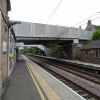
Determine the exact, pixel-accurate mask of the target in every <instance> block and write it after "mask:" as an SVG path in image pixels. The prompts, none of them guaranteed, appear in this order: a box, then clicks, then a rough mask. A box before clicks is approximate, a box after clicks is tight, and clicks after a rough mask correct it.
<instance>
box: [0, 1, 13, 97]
mask: <svg viewBox="0 0 100 100" xmlns="http://www.w3.org/2000/svg"><path fill="white" fill-rule="evenodd" d="M10 10H11V5H10V0H0V97H1V94H2V91H3V88H4V86H5V83H6V81H7V77H8V50H9V28H8V22H9V21H8V20H9V18H8V11H10Z"/></svg>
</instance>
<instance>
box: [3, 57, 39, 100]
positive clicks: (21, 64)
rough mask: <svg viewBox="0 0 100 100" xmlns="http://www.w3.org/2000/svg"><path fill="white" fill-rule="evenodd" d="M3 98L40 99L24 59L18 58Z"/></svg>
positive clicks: (6, 99)
mask: <svg viewBox="0 0 100 100" xmlns="http://www.w3.org/2000/svg"><path fill="white" fill-rule="evenodd" d="M4 100H41V98H40V95H39V94H38V91H37V89H36V86H35V85H34V83H33V80H32V78H31V76H30V73H29V71H28V69H27V67H26V64H25V61H24V60H22V59H21V58H20V60H19V61H18V63H17V65H16V69H15V72H14V74H13V76H12V77H11V80H10V84H9V86H8V89H7V93H6V95H5V99H4Z"/></svg>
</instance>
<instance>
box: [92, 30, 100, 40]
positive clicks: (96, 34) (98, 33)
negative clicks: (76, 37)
mask: <svg viewBox="0 0 100 100" xmlns="http://www.w3.org/2000/svg"><path fill="white" fill-rule="evenodd" d="M97 39H100V29H98V30H96V31H95V32H94V33H93V36H92V40H97Z"/></svg>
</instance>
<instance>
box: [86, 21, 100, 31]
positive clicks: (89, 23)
mask: <svg viewBox="0 0 100 100" xmlns="http://www.w3.org/2000/svg"><path fill="white" fill-rule="evenodd" d="M97 29H100V26H97V25H93V24H92V22H91V20H88V22H87V27H86V30H88V31H92V32H95V31H96V30H97Z"/></svg>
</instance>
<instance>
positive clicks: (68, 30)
mask: <svg viewBox="0 0 100 100" xmlns="http://www.w3.org/2000/svg"><path fill="white" fill-rule="evenodd" d="M13 28H14V31H15V35H16V41H17V42H24V43H25V44H30V43H32V44H33V43H36V44H37V43H42V44H43V43H48V42H54V41H56V42H57V41H58V42H62V41H73V40H74V39H78V40H88V39H90V38H91V36H92V35H91V34H92V33H91V32H89V31H87V30H83V29H80V28H74V27H66V26H58V25H48V24H40V23H29V22H21V24H17V25H15V26H13Z"/></svg>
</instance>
